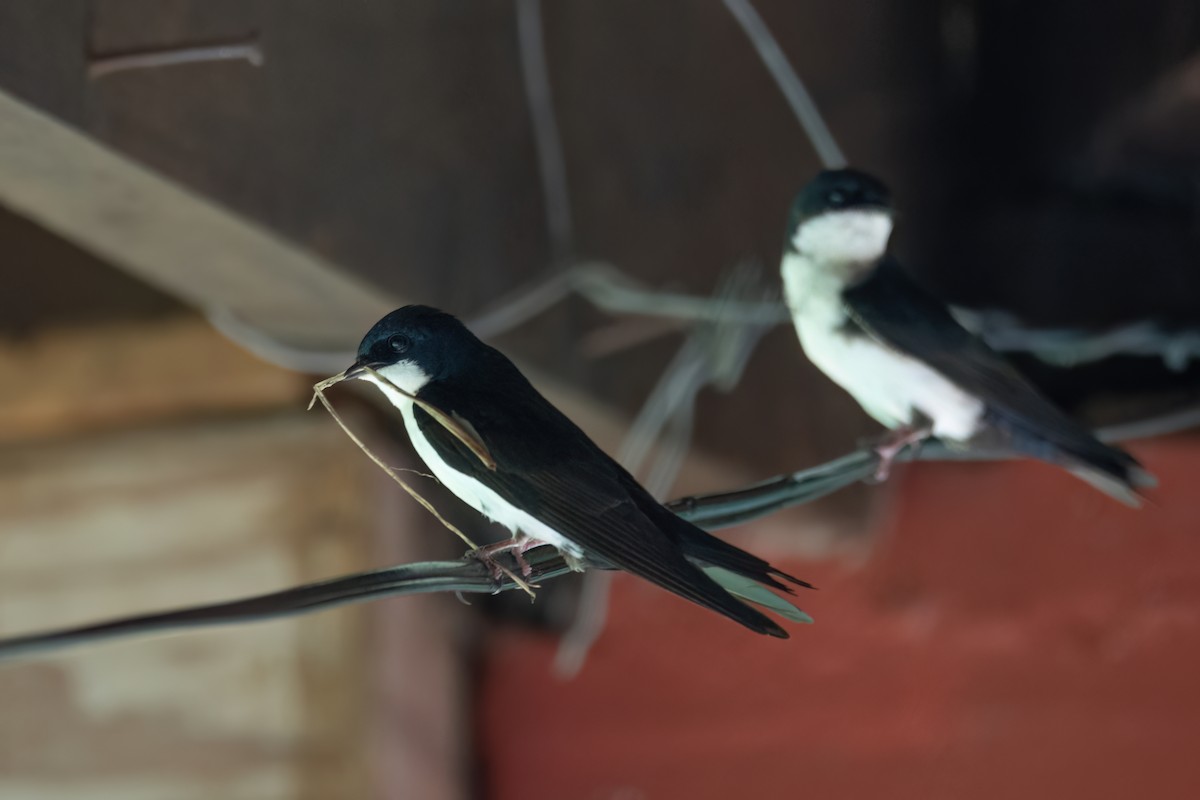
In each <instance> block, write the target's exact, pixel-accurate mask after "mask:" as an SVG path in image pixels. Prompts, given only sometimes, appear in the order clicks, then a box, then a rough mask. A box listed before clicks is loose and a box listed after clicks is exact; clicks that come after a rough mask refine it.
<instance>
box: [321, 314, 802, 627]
mask: <svg viewBox="0 0 1200 800" xmlns="http://www.w3.org/2000/svg"><path fill="white" fill-rule="evenodd" d="M368 368H369V369H368ZM343 376H344V377H346V378H359V379H363V380H367V381H370V382H372V383H374V384H375V385H376V386H377V387H378V388H379V389H380V391H382V392H383V394H384V395H385V396H386V397H387V398H388V400H390V401H391V403H392V404H393V405H394V406H395V407H396V408H398V409H399V411H400V413H401V415H402V416H403V419H404V426H405V429H406V430H407V432H408V435H409V437H410V438H411V439H412V442H413V445H414V447H415V449H416V451H417V453H418V455H420V457H421V459H422V460H423V461H424V462H425V463H426V465H428V467H429V469H430V471H432V472H433V474H434V475H435V476H436V477H437V479H438V480H439V481H441V483H442V484H443V485H445V486H446V488H448V489H449V490H450V491H451V492H453V493H454V494H455V495H456V496H457V497H458V498H459V499H460V500H462V501H463V502H465V503H466V504H467V505H469V506H471V507H472V508H474V509H475V510H476V511H478V512H479V513H480V514H482V515H483V516H485V517H487V518H488V519H491V520H493V521H495V522H498V523H500V524H501V525H503V526H504V527H506V528H508V529H509V531H511V532H512V534H513V536H514V539H513V541H512V542H511V543H506V545H507V547H510V548H512V549H515V550H516V551H517V553H518V554H519V553H520V552H522V551H523V550H525V549H527V548H528V547H529V546H532V545H533V544H536V543H545V544H550V545H553V546H554V547H556V548H558V549H559V551H561V552H562V553H563V554H564V555H565V556H567V557H568V560H571V559H575V560H579V559H586V560H588V561H591V562H595V563H599V564H601V565H605V566H609V567H614V568H617V569H622V570H625V571H626V572H631V573H633V574H634V575H637V576H639V577H641V578H645V579H646V580H648V581H650V582H652V583H655V584H657V585H658V586H660V587H662V588H664V589H666V590H668V591H670V592H673V593H675V594H677V595H679V596H680V597H683V598H685V599H687V600H691V601H692V602H693V603H697V604H699V605H701V606H704V607H705V608H708V609H711V610H713V611H716V612H717V613H719V614H723V615H725V616H726V617H729V618H730V619H732V620H734V621H736V622H739V623H741V624H742V625H744V626H746V627H747V628H749V629H750V630H752V631H755V632H756V633H762V634H767V635H769V636H776V637H779V638H787V635H788V634H787V632H786V631H784V629H783V628H782V627H780V626H779V625H778V624H776V623H775V622H774V621H773V620H772V619H770V618H769V617H767V616H766V615H765V614H762V613H760V612H759V611H757V610H755V609H753V608H751V607H750V606H748V605H746V604H745V603H743V602H742V601H741V600H739V599H738V597H735V594H737V595H738V596H740V597H742V598H744V599H748V600H750V601H751V602H757V603H760V604H763V605H765V606H767V607H769V608H772V609H774V610H776V611H779V612H780V613H783V614H784V615H785V616H788V617H789V618H791V619H793V620H797V621H811V620H810V619H809V618H808V617H807V615H805V614H804V613H803V612H801V611H799V610H798V609H795V608H794V607H793V606H791V605H790V603H788V602H787V601H784V600H783V598H781V597H778V596H777V595H773V594H771V593H770V592H767V591H765V589H764V588H763V587H770V588H771V589H775V590H780V591H783V592H785V593H788V594H791V593H792V590H791V589H790V588H789V586H788V584H793V585H798V586H808V585H809V584H807V583H805V582H804V581H801V580H799V579H797V578H794V577H792V576H791V575H788V574H787V573H785V572H783V571H782V570H779V569H777V568H775V567H773V566H771V565H770V564H769V563H767V562H766V561H764V560H763V559H761V558H758V557H757V556H754V555H751V554H750V553H747V552H745V551H744V550H741V549H739V548H737V547H734V546H733V545H731V544H728V543H727V542H724V541H722V540H721V539H718V538H716V537H715V536H712V535H711V534H709V533H707V532H706V531H703V530H701V529H700V528H698V527H696V526H695V525H693V524H691V523H690V522H687V521H686V520H684V519H681V518H680V517H678V516H676V515H675V514H673V513H671V512H670V511H668V510H667V509H666V508H665V507H663V505H662V504H661V503H658V502H657V501H655V500H654V498H653V497H651V496H650V494H649V493H648V492H647V491H646V490H645V489H644V488H642V486H641V485H640V484H639V483H638V482H637V481H636V480H635V479H634V477H633V476H632V475H630V474H629V472H627V471H626V470H625V469H624V468H622V467H621V466H620V465H619V464H618V463H617V462H616V461H614V460H613V459H612V458H610V457H609V456H608V455H607V454H606V453H605V452H604V451H603V450H601V449H600V447H599V446H597V445H596V444H595V443H594V442H592V440H591V439H589V438H588V437H587V435H586V434H584V432H583V431H582V430H580V429H579V428H578V427H577V426H576V425H575V424H574V423H573V422H571V420H569V419H567V417H566V416H564V415H563V414H562V413H561V412H560V411H559V410H558V409H557V408H555V407H554V406H553V405H551V404H550V402H549V401H547V400H546V399H545V398H544V397H543V396H542V395H541V394H540V393H539V392H538V391H537V390H536V389H534V387H533V386H532V385H531V384H530V383H529V381H528V380H527V379H526V378H525V376H524V375H523V374H521V372H520V370H518V369H517V367H516V366H515V365H514V364H513V363H512V362H511V361H509V360H508V358H506V357H505V356H504V355H503V354H502V353H500V351H498V350H496V349H494V348H492V347H489V346H488V345H487V344H484V343H483V342H481V341H480V340H479V339H477V338H476V337H475V335H474V334H472V333H471V332H470V331H469V330H468V329H467V328H466V327H465V326H464V325H463V324H462V323H461V322H459V321H458V320H457V319H455V318H454V317H453V316H451V315H449V314H446V313H444V312H441V311H438V310H436V309H433V308H429V307H427V306H406V307H404V308H401V309H398V310H396V311H393V312H392V313H390V314H388V315H387V316H386V317H384V318H383V319H381V320H380V321H379V322H378V323H376V324H375V326H374V327H373V328H371V330H370V331H369V332H368V333H367V335H366V337H365V338H364V339H363V340H362V344H361V345H360V346H359V349H358V354H357V360H356V361H355V364H354V365H353V366H351V367H350V368H349V369H347V370H346V371H345V372H344V373H343ZM380 377H382V378H383V379H384V380H380ZM396 387H398V388H399V389H401V390H403V391H402V392H400V391H397V390H396ZM404 392H407V393H408V394H409V395H413V396H415V397H416V398H418V399H420V400H421V401H423V402H424V403H427V404H429V405H431V406H433V407H435V408H436V409H438V410H439V411H441V412H442V413H444V414H446V415H448V416H450V417H451V418H453V419H454V420H456V421H458V422H459V423H460V424H462V425H463V427H464V428H465V429H467V430H469V431H470V432H471V434H473V435H475V436H477V437H478V439H479V441H480V442H481V443H482V444H483V446H484V447H485V448H486V450H487V452H488V454H489V455H490V457H491V460H492V461H494V469H493V468H490V467H489V466H488V465H485V463H484V462H483V461H481V459H480V458H479V457H478V456H477V455H476V453H475V452H474V451H473V450H472V449H470V448H469V447H468V446H467V445H466V444H464V442H463V441H462V440H461V439H460V438H459V437H456V436H455V435H454V434H453V433H451V432H450V430H449V429H448V428H447V427H445V426H443V425H442V424H441V423H439V422H438V421H437V420H436V419H435V418H434V417H433V416H431V415H430V414H429V413H427V412H426V411H425V410H424V409H423V408H422V407H421V406H420V405H418V404H415V403H414V402H413V400H412V398H411V397H409V396H407V395H406V394H404ZM493 552H494V551H493ZM772 601H777V602H772ZM789 610H790V611H789Z"/></svg>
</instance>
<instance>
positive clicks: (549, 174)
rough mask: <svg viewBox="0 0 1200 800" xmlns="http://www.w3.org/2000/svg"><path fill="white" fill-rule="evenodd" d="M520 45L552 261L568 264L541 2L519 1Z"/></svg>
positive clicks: (563, 183)
mask: <svg viewBox="0 0 1200 800" xmlns="http://www.w3.org/2000/svg"><path fill="white" fill-rule="evenodd" d="M516 2H517V44H518V49H519V51H520V55H521V78H522V79H523V80H524V83H525V99H526V101H527V102H528V103H529V119H530V122H531V124H532V126H533V140H534V144H535V146H536V148H537V156H538V173H539V174H540V175H541V178H542V197H543V201H544V202H545V204H546V230H547V231H548V233H549V235H550V260H551V263H553V264H556V265H558V264H565V263H567V261H568V260H569V259H570V258H571V256H572V253H573V251H574V245H573V241H572V240H573V234H572V225H571V196H570V192H569V191H568V186H567V166H566V158H565V156H564V155H563V144H562V136H561V135H560V134H559V130H558V121H557V119H556V118H555V115H554V102H553V97H552V95H551V92H550V71H549V69H548V68H547V66H546V41H545V35H544V32H543V29H542V4H541V0H516Z"/></svg>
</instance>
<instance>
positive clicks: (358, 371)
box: [342, 358, 385, 381]
mask: <svg viewBox="0 0 1200 800" xmlns="http://www.w3.org/2000/svg"><path fill="white" fill-rule="evenodd" d="M382 366H385V365H384V364H383V363H381V362H378V361H364V360H363V359H361V358H360V359H359V360H358V361H355V362H354V363H353V364H351V365H350V366H349V367H347V368H346V369H345V371H343V372H342V380H347V381H348V380H352V379H354V378H361V377H362V376H363V375H365V374H366V373H367V370H369V369H379V368H380V367H382Z"/></svg>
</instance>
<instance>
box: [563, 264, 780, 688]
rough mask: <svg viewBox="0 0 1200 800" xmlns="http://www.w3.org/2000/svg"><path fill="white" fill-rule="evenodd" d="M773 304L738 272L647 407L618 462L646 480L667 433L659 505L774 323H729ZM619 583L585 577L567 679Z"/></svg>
mask: <svg viewBox="0 0 1200 800" xmlns="http://www.w3.org/2000/svg"><path fill="white" fill-rule="evenodd" d="M772 297H773V292H772V291H771V290H769V289H767V288H766V287H765V286H764V285H763V282H762V278H761V272H760V270H759V269H758V267H757V266H755V265H752V264H740V265H738V266H737V267H735V268H734V269H733V270H731V271H730V272H729V274H727V275H726V276H725V278H724V279H723V280H722V281H721V283H720V284H719V285H718V287H717V289H716V291H715V292H714V295H713V298H712V304H713V308H714V309H715V311H716V316H715V317H714V318H713V319H712V320H711V321H701V322H698V323H696V324H695V326H694V327H693V328H692V330H691V332H690V333H689V334H688V336H687V338H686V339H685V340H684V342H683V344H682V345H681V346H680V348H679V351H678V352H677V353H676V354H675V357H674V358H673V359H672V360H671V362H670V364H668V365H667V367H666V369H665V370H664V371H663V373H662V375H661V376H660V377H659V380H658V382H657V383H656V384H655V386H654V388H653V389H652V390H651V392H650V394H649V395H648V396H647V398H646V400H645V402H644V403H643V404H642V408H641V410H640V411H639V412H638V415H637V417H636V418H635V419H634V421H633V424H632V425H631V426H630V428H629V432H628V433H627V434H626V436H625V441H624V442H623V443H622V445H621V448H620V451H619V452H618V455H617V460H618V461H620V462H621V464H622V465H624V467H625V468H626V469H628V470H629V471H630V472H631V473H633V474H635V475H636V474H638V472H639V471H641V469H642V466H643V464H644V463H645V462H646V459H647V458H648V457H649V454H650V451H651V448H653V446H654V444H655V442H656V441H659V440H660V434H661V433H662V431H663V430H664V428H665V429H666V431H667V435H666V437H665V438H663V439H662V440H661V441H659V447H658V458H657V459H656V461H655V462H654V463H653V464H652V465H651V466H650V469H649V470H648V475H647V477H646V478H645V479H644V480H643V485H644V486H645V487H646V490H647V491H648V492H650V494H651V495H652V496H653V497H654V498H655V499H656V500H662V499H663V498H664V497H665V496H666V495H667V493H668V492H669V491H670V490H671V487H672V486H673V485H674V483H675V479H676V478H677V477H678V475H679V471H680V469H681V468H682V466H683V461H684V458H685V456H686V455H687V451H688V448H689V446H690V445H691V440H692V433H693V423H694V421H695V410H696V397H697V395H698V394H699V393H700V391H701V390H702V389H703V388H704V387H705V386H709V385H711V386H715V387H717V388H719V389H720V390H721V391H729V390H731V389H732V388H733V387H734V386H736V385H737V382H738V380H739V378H740V377H741V375H742V372H743V371H744V369H745V366H746V363H747V362H748V361H749V358H750V354H751V353H752V352H753V351H754V347H755V346H756V345H757V344H758V341H759V339H760V338H761V337H762V334H763V333H764V332H765V331H767V330H769V329H770V328H771V327H772V323H771V321H770V320H769V319H768V320H766V321H763V320H761V319H759V320H757V323H749V322H745V321H743V320H742V319H740V318H736V319H729V318H727V317H728V316H737V312H739V311H740V310H741V309H742V308H743V307H744V306H745V305H748V304H752V303H763V302H766V301H767V300H769V299H771V298H772ZM611 583H612V576H611V575H609V574H608V573H604V572H590V573H587V574H586V575H585V576H584V579H583V589H582V591H581V593H580V598H579V605H578V607H577V609H576V613H575V619H574V620H573V622H572V623H571V625H570V626H568V628H567V630H566V631H565V632H564V633H563V636H562V640H561V641H560V643H559V648H558V652H557V653H556V655H555V659H554V670H555V672H556V673H557V674H558V675H559V676H560V677H564V678H568V677H573V676H574V675H576V674H578V672H579V670H580V669H582V668H583V665H584V663H585V661H586V660H587V654H588V652H589V651H590V650H591V648H592V646H593V645H594V644H595V643H596V640H597V639H598V638H599V636H600V634H601V633H603V631H604V623H605V621H606V619H607V617H608V599H609V591H610V587H611Z"/></svg>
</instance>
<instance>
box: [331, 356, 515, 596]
mask: <svg viewBox="0 0 1200 800" xmlns="http://www.w3.org/2000/svg"><path fill="white" fill-rule="evenodd" d="M368 369H369V367H368ZM371 371H372V372H373V373H374V374H375V375H378V374H379V373H377V372H375V371H374V370H371ZM345 379H346V373H344V372H343V373H340V374H338V375H334V376H332V377H329V378H325V379H324V380H321V381H317V383H315V384H313V397H312V400H310V401H309V403H308V408H309V410H312V407H313V406H314V405H315V404H316V402H317V401H318V400H320V401H321V405H323V406H325V410H326V411H328V412H329V415H330V416H331V417H333V420H334V422H336V423H337V424H338V426H339V427H340V428H341V429H342V430H343V431H345V433H346V435H347V436H349V437H350V441H352V442H354V443H355V444H356V445H358V449H360V450H362V451H363V452H364V453H366V454H367V458H369V459H371V460H372V461H374V462H375V465H376V466H378V467H379V468H380V469H381V470H383V471H384V472H386V473H387V475H388V477H390V478H391V479H392V480H394V481H395V482H396V483H398V484H400V488H401V489H403V490H404V491H405V492H407V493H408V495H409V497H411V498H412V499H414V500H416V501H417V502H418V503H420V504H421V506H422V507H423V508H424V509H425V510H426V511H428V512H429V513H430V514H433V516H434V517H435V518H436V519H437V521H438V522H440V523H442V525H444V526H445V527H446V529H447V530H449V531H450V532H452V533H453V534H454V535H456V536H457V537H458V538H460V539H462V540H463V541H464V542H466V544H467V547H470V548H471V549H472V550H479V549H480V547H479V545H477V544H475V543H474V542H473V541H471V539H470V537H468V536H467V535H466V534H465V533H463V532H462V531H461V530H459V529H458V527H457V526H456V525H454V524H453V523H452V522H450V521H449V520H447V519H446V518H445V517H443V516H442V515H441V514H440V513H439V512H438V510H437V509H436V508H434V507H433V504H432V503H430V502H429V501H428V500H426V499H425V498H424V497H422V496H421V494H420V493H419V492H418V491H417V490H416V489H414V488H412V487H411V486H409V485H408V483H406V482H405V480H404V479H403V478H401V477H400V476H399V475H398V474H397V473H396V470H395V469H393V468H392V467H390V466H388V465H387V464H385V463H384V462H383V459H381V458H380V457H379V456H377V455H375V454H374V453H372V452H371V451H370V450H368V449H367V446H366V445H365V444H363V442H362V440H361V439H359V438H358V437H357V436H356V435H355V434H354V431H352V430H350V427H349V426H348V425H346V422H345V421H344V420H343V419H342V417H341V415H340V414H338V413H337V411H335V410H334V408H333V406H332V405H330V403H329V399H328V398H327V397H325V390H326V389H328V388H329V387H330V386H333V385H334V384H337V383H341V382H342V381H344V380H345ZM382 380H385V381H386V380H387V379H386V378H382ZM388 383H389V385H394V384H391V382H390V381H388ZM397 391H401V390H400V389H397ZM404 394H408V393H407V392H404ZM409 396H410V397H411V395H409ZM414 400H415V398H414ZM416 402H418V403H421V401H419V400H417V401H416ZM427 406H428V404H427V403H421V407H422V408H426V407H427ZM427 410H428V409H427ZM429 413H430V416H432V417H433V418H434V419H436V420H437V421H438V422H440V423H441V424H443V425H445V426H446V429H447V430H449V431H450V432H451V433H453V434H454V435H455V436H456V437H458V438H459V439H460V440H461V441H462V443H463V444H465V445H466V446H467V447H470V448H471V452H473V453H475V454H476V455H479V453H478V451H476V449H475V448H474V447H472V446H471V443H470V441H468V439H466V438H463V437H464V436H468V435H469V434H467V432H466V431H465V430H464V431H463V433H462V434H461V435H460V434H459V433H458V432H457V431H456V430H455V429H454V428H452V427H451V426H450V425H447V424H446V422H443V419H445V420H448V421H449V422H450V423H451V424H454V420H452V419H451V418H450V417H449V416H447V415H446V414H445V413H443V412H441V411H438V412H437V413H436V414H435V413H433V412H432V411H430V412H429ZM460 429H461V428H460ZM476 440H478V436H476ZM479 447H480V449H481V450H482V451H483V453H484V454H485V455H486V456H487V459H488V460H487V461H484V459H483V458H482V457H481V458H480V460H481V461H483V463H484V464H485V465H486V464H488V463H489V462H490V469H495V468H496V463H495V461H492V460H491V454H489V453H488V452H487V450H486V448H483V444H482V442H480V444H479ZM492 563H493V564H495V566H496V567H497V568H499V569H500V571H501V572H503V573H504V574H505V575H507V576H508V577H509V578H511V579H512V580H513V582H514V583H516V584H517V586H519V587H520V588H521V590H522V591H524V592H525V593H526V594H528V595H529V596H530V597H531V598H532V597H533V596H534V591H533V589H534V587H533V586H531V585H530V584H529V583H527V582H526V581H525V580H523V579H522V578H521V577H520V576H519V575H517V574H515V573H514V572H512V570H510V569H508V568H507V567H505V566H504V565H503V564H500V563H499V562H495V561H493V562H492Z"/></svg>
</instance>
